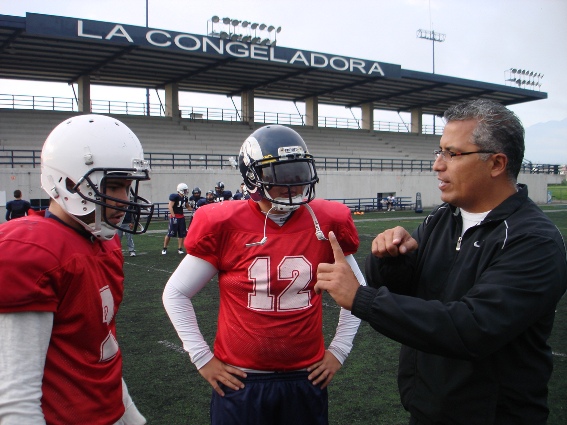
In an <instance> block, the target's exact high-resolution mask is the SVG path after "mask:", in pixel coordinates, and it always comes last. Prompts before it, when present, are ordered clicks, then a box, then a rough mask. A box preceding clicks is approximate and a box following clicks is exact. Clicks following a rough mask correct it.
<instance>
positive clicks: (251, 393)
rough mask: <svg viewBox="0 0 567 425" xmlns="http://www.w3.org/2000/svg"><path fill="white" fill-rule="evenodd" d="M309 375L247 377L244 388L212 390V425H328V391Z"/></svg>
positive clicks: (290, 374)
mask: <svg viewBox="0 0 567 425" xmlns="http://www.w3.org/2000/svg"><path fill="white" fill-rule="evenodd" d="M308 375H309V373H308V372H285V373H248V376H247V377H246V378H244V379H243V378H240V380H241V381H242V382H243V383H244V385H245V387H244V388H243V389H240V390H238V391H234V390H232V389H230V388H228V387H226V386H224V385H223V384H219V385H220V386H221V388H222V390H223V391H224V392H225V396H224V397H221V396H220V395H218V394H217V393H216V391H214V390H213V397H212V400H211V424H212V425H245V424H246V425H327V424H328V423H329V406H328V395H327V389H326V388H325V389H324V390H322V389H321V388H320V387H319V386H315V385H313V384H312V383H311V381H309V380H308V379H307V376H308Z"/></svg>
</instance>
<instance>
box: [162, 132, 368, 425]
mask: <svg viewBox="0 0 567 425" xmlns="http://www.w3.org/2000/svg"><path fill="white" fill-rule="evenodd" d="M239 168H240V172H241V174H242V177H243V178H244V181H245V182H246V185H247V188H248V191H249V192H250V197H251V199H249V200H247V201H242V202H222V203H213V204H210V205H205V206H203V207H201V208H199V210H198V211H197V212H196V213H195V218H194V220H193V225H192V227H191V232H190V233H189V236H188V237H187V240H186V243H185V246H186V248H187V254H188V255H187V256H186V257H185V258H184V259H183V261H182V262H181V264H180V265H179V267H178V268H177V270H176V271H175V272H174V273H173V275H172V276H171V278H170V279H169V281H168V283H167V285H166V287H165V290H164V294H163V301H164V305H165V308H166V310H167V313H168V315H169V317H170V319H171V321H172V323H173V325H174V327H175V329H176V331H177V333H178V335H179V337H180V339H181V340H182V341H183V347H184V348H185V350H187V351H188V352H189V355H190V358H191V361H192V362H193V363H194V364H195V366H196V367H197V369H198V370H199V373H200V374H201V375H202V376H203V378H205V379H206V380H207V381H208V382H209V383H210V384H211V386H212V388H213V396H212V402H211V422H212V424H213V425H228V424H231V425H233V424H297V425H299V424H322V425H323V424H327V423H328V401H327V399H328V397H327V385H329V383H330V382H331V380H332V379H333V376H334V375H335V373H336V372H337V371H338V370H339V369H340V368H341V365H342V363H343V362H344V361H345V359H346V358H347V356H348V354H349V352H350V350H351V348H352V341H353V338H354V336H355V334H356V331H357V329H358V325H359V320H358V319H356V318H354V317H353V316H352V315H351V314H350V313H349V312H347V311H346V310H342V309H341V311H340V319H339V324H338V327H337V331H336V334H335V337H334V339H333V341H332V342H331V343H330V345H329V347H328V349H325V344H324V340H323V332H322V314H323V306H322V304H323V303H322V296H321V295H320V294H319V295H318V294H316V293H315V292H314V290H313V288H314V285H315V283H316V281H317V275H316V270H317V266H318V264H319V263H320V262H329V261H332V259H333V251H332V249H331V245H330V243H329V241H328V240H327V237H326V236H328V235H332V234H333V233H334V235H336V238H337V239H338V241H339V243H340V244H341V246H342V247H343V249H344V250H345V252H346V254H347V261H349V264H350V265H351V267H352V269H353V271H354V272H355V274H356V275H357V276H358V277H359V278H360V280H361V282H362V283H363V282H364V278H363V277H362V273H361V272H360V270H359V268H358V266H357V264H356V261H355V260H354V257H353V256H352V254H353V253H354V252H356V250H357V248H358V233H357V231H356V228H355V227H354V223H353V221H352V217H351V214H350V210H349V209H348V208H347V207H346V206H345V205H343V204H340V203H337V202H330V201H326V200H320V199H314V197H315V189H314V187H315V184H316V183H317V182H318V180H319V179H318V177H317V173H316V171H315V162H314V159H313V157H312V156H311V155H310V154H309V153H308V151H307V146H306V145H305V142H304V141H303V139H302V138H301V136H300V135H299V134H297V133H296V132H295V131H294V130H292V129H290V128H288V127H284V126H279V125H270V126H265V127H262V128H260V129H258V130H257V131H255V132H254V133H252V135H250V137H248V138H247V139H246V141H245V142H244V144H243V145H242V148H241V150H240V157H239ZM329 237H335V236H329ZM217 274H218V279H219V288H220V309H219V316H218V329H217V333H216V338H215V347H214V354H213V352H211V350H210V348H209V346H208V345H207V343H206V342H205V340H204V339H203V336H202V335H201V333H200V331H199V327H198V324H197V319H196V316H195V311H194V309H193V306H192V303H191V298H192V297H193V296H194V295H195V294H197V293H198V292H199V291H200V290H201V289H202V288H203V287H204V286H205V285H206V284H207V283H208V282H209V281H210V280H211V279H212V278H213V277H214V276H215V275H217Z"/></svg>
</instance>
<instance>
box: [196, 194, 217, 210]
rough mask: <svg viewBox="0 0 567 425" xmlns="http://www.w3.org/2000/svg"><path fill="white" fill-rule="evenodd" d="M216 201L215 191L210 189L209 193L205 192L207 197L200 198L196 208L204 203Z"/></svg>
mask: <svg viewBox="0 0 567 425" xmlns="http://www.w3.org/2000/svg"><path fill="white" fill-rule="evenodd" d="M214 202H215V192H213V191H212V190H208V191H207V193H205V197H204V198H201V199H199V201H198V202H197V205H196V208H197V209H199V208H200V207H202V206H203V205H207V204H212V203H214Z"/></svg>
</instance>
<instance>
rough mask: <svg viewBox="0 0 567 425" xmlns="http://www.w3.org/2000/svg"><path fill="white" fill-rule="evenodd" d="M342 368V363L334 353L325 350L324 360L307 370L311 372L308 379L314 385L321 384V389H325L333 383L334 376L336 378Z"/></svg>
mask: <svg viewBox="0 0 567 425" xmlns="http://www.w3.org/2000/svg"><path fill="white" fill-rule="evenodd" d="M342 366H343V365H342V364H341V362H339V360H338V359H337V358H336V357H335V356H334V355H333V353H331V352H330V351H329V350H325V355H324V356H323V360H321V361H319V362H317V363H315V364H313V365H311V366H309V367H308V368H307V372H310V373H309V376H308V377H307V379H309V380H310V381H311V383H312V384H313V385H319V384H321V389H324V388H325V387H326V386H327V385H329V384H330V383H331V380H332V379H333V376H335V373H337V372H338V370H339V369H340V368H341V367H342Z"/></svg>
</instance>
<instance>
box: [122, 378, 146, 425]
mask: <svg viewBox="0 0 567 425" xmlns="http://www.w3.org/2000/svg"><path fill="white" fill-rule="evenodd" d="M122 402H123V403H124V414H123V415H122V417H121V418H120V419H119V420H118V422H115V423H114V425H144V424H145V423H146V418H144V417H143V416H142V414H141V413H140V411H139V410H138V408H137V407H136V405H135V404H134V402H133V401H132V397H130V394H129V393H128V387H127V386H126V382H124V379H122Z"/></svg>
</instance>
